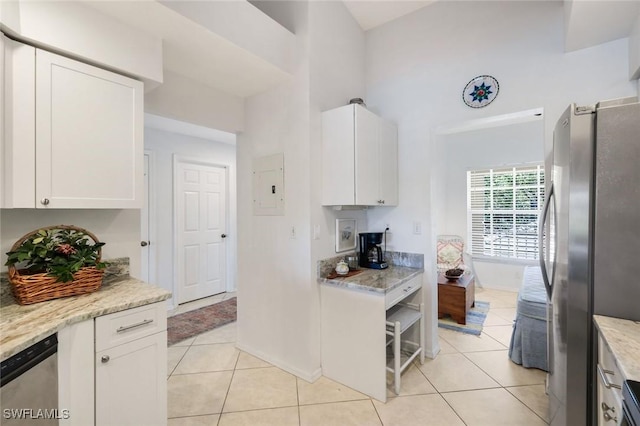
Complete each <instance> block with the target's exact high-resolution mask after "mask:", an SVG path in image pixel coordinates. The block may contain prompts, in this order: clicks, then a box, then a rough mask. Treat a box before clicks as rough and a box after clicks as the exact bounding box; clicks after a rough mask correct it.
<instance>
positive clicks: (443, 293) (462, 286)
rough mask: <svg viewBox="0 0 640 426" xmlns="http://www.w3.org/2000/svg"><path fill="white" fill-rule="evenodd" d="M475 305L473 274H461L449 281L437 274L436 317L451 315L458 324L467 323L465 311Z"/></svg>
mask: <svg viewBox="0 0 640 426" xmlns="http://www.w3.org/2000/svg"><path fill="white" fill-rule="evenodd" d="M474 305H475V278H474V276H473V274H469V275H462V276H461V277H460V278H458V279H457V280H455V281H449V280H448V279H447V278H446V277H445V276H444V275H443V274H438V318H442V317H444V316H445V315H446V314H449V315H451V318H453V320H454V321H456V322H457V323H458V324H466V323H467V311H468V310H469V309H470V308H471V307H472V306H474Z"/></svg>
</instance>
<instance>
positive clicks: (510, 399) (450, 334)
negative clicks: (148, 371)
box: [168, 288, 547, 426]
mask: <svg viewBox="0 0 640 426" xmlns="http://www.w3.org/2000/svg"><path fill="white" fill-rule="evenodd" d="M516 296H517V295H516V293H511V292H506V291H499V290H490V289H481V288H480V289H477V290H476V299H477V300H484V301H488V302H490V303H491V310H490V312H489V314H488V316H487V319H486V321H485V326H484V330H483V333H482V335H481V336H479V337H478V336H472V335H467V334H462V333H458V332H455V331H451V330H444V329H439V336H440V347H441V352H440V353H439V354H438V356H437V357H436V358H435V359H433V360H430V359H427V360H425V363H424V365H420V363H419V362H416V363H415V364H414V365H412V366H410V367H409V368H408V370H407V371H406V372H405V373H404V374H403V376H402V391H401V393H400V395H399V396H396V395H395V394H393V393H392V392H391V391H389V393H388V395H389V397H390V398H389V399H388V401H387V403H386V404H383V403H381V402H379V401H376V400H372V399H371V398H369V397H367V396H366V395H363V394H361V393H359V392H356V391H355V390H353V389H350V388H348V387H346V386H343V385H341V384H339V383H336V382H334V381H332V380H329V379H327V378H325V377H321V378H320V379H318V380H317V381H316V382H315V383H308V382H306V381H304V380H302V379H299V378H297V377H295V376H293V375H291V374H289V373H287V372H285V371H283V370H280V369H279V368H277V367H274V366H272V365H270V364H269V363H267V362H265V361H262V360H260V359H258V358H256V357H253V356H251V355H249V354H247V353H245V352H242V351H240V350H238V349H236V348H235V344H234V342H235V341H236V324H235V323H232V324H228V325H225V326H223V327H220V328H217V329H215V330H212V331H209V332H206V333H203V334H201V335H198V336H196V337H194V338H191V339H187V340H185V341H183V342H180V343H178V344H176V345H173V346H171V347H169V356H168V375H169V377H168V390H169V400H168V404H169V409H168V412H169V426H201V425H220V426H234V425H247V426H259V425H277V426H289V425H291V426H294V425H296V426H333V425H335V426H348V425H356V426H367V425H376V426H381V425H384V426H411V425H420V426H423V425H443V426H455V425H467V426H472V425H473V426H475V425H487V426H489V425H491V426H494V425H509V426H529V425H531V426H536V425H545V424H546V423H547V422H546V416H547V397H546V395H545V393H544V380H545V373H544V372H543V371H540V370H536V369H526V368H523V367H520V366H518V365H516V364H513V363H512V362H511V361H510V360H509V359H508V346H509V339H510V337H511V323H512V321H513V317H514V316H515V308H516ZM229 297H233V295H227V294H225V295H223V296H220V297H219V296H214V298H209V299H210V300H205V301H198V303H197V304H196V307H201V306H205V305H206V304H211V303H215V302H217V301H221V300H224V299H225V298H229ZM216 298H217V299H216ZM192 308H193V307H192V306H188V307H183V306H181V307H180V309H181V310H180V309H179V310H178V311H179V312H178V313H180V312H186V310H190V309H192Z"/></svg>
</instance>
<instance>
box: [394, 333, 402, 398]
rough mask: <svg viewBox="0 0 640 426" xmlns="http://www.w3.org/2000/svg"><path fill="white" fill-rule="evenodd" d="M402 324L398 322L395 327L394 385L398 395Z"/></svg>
mask: <svg viewBox="0 0 640 426" xmlns="http://www.w3.org/2000/svg"><path fill="white" fill-rule="evenodd" d="M401 337H402V336H401V333H400V322H399V321H396V323H395V326H394V327H393V376H394V377H393V384H394V386H395V392H396V395H400V361H401V359H400V339H401Z"/></svg>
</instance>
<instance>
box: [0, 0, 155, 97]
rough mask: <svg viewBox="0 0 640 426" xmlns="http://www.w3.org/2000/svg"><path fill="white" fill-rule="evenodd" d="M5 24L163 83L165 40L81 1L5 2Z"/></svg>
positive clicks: (1, 9) (1, 5) (0, 10)
mask: <svg viewBox="0 0 640 426" xmlns="http://www.w3.org/2000/svg"><path fill="white" fill-rule="evenodd" d="M0 18H1V19H0V28H1V29H2V30H3V31H6V32H9V33H10V34H12V35H13V36H15V37H18V38H20V39H22V40H26V41H29V42H31V43H35V44H36V45H38V46H41V47H45V48H48V49H51V50H53V51H56V52H60V53H64V54H66V55H70V56H72V57H74V58H76V59H78V60H83V61H86V62H90V63H93V64H95V65H98V66H102V67H106V68H108V69H112V70H114V71H119V72H124V73H126V74H128V75H133V76H136V77H139V78H141V79H143V80H145V82H146V83H147V84H151V85H156V84H158V83H162V40H161V39H159V38H157V37H153V36H150V35H148V34H145V33H143V32H141V31H138V30H136V29H134V28H131V27H129V26H127V25H125V24H123V23H122V22H119V21H118V20H116V19H114V18H112V17H110V16H107V15H104V14H102V13H100V12H98V11H96V10H95V9H93V8H91V7H89V6H87V5H84V4H82V3H80V2H73V1H66V2H65V1H55V2H49V1H23V0H21V1H18V0H9V1H2V2H0Z"/></svg>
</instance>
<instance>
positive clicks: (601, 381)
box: [596, 337, 624, 426]
mask: <svg viewBox="0 0 640 426" xmlns="http://www.w3.org/2000/svg"><path fill="white" fill-rule="evenodd" d="M596 368H597V372H596V374H597V375H598V378H597V383H598V386H597V389H598V406H597V407H596V408H597V410H598V414H597V418H598V425H600V426H604V425H617V424H619V421H620V419H621V418H622V383H623V381H624V378H623V377H622V374H621V373H620V369H619V368H618V366H617V365H616V362H615V357H614V356H613V354H612V353H611V351H610V350H609V348H608V347H607V345H606V343H605V342H604V340H603V339H602V337H599V338H598V364H597V366H596Z"/></svg>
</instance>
